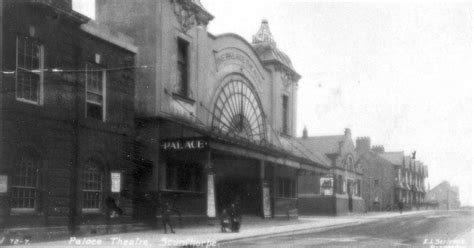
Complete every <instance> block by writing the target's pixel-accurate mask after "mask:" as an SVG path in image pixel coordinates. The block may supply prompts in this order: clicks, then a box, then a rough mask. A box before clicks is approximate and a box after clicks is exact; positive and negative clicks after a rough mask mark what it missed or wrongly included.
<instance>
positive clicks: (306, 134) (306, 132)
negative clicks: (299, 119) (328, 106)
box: [303, 126, 308, 139]
mask: <svg viewBox="0 0 474 248" xmlns="http://www.w3.org/2000/svg"><path fill="white" fill-rule="evenodd" d="M306 138H308V129H306V126H305V127H304V128H303V139H306Z"/></svg>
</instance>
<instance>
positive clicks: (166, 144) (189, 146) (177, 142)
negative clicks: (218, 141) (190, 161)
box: [160, 138, 209, 152]
mask: <svg viewBox="0 0 474 248" xmlns="http://www.w3.org/2000/svg"><path fill="white" fill-rule="evenodd" d="M208 147H209V142H208V141H207V140H205V139H204V138H188V139H174V140H163V141H162V142H161V144H160V148H161V150H162V151H165V152H173V151H196V150H203V149H206V148H208Z"/></svg>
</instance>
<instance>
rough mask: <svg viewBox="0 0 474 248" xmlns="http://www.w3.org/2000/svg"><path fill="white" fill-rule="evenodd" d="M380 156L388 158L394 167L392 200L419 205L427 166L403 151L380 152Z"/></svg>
mask: <svg viewBox="0 0 474 248" xmlns="http://www.w3.org/2000/svg"><path fill="white" fill-rule="evenodd" d="M380 156H381V157H382V158H384V159H386V160H388V161H389V162H390V163H391V164H392V166H393V168H394V176H395V183H394V189H393V190H394V194H393V202H394V203H395V204H397V203H398V202H400V201H401V202H403V203H404V204H405V207H406V208H408V209H411V208H412V207H419V206H420V205H421V204H423V202H424V199H425V194H426V190H425V179H426V177H428V167H427V166H425V165H423V164H422V163H421V162H420V161H418V160H415V159H414V158H413V157H412V156H405V155H404V152H402V151H400V152H382V153H380Z"/></svg>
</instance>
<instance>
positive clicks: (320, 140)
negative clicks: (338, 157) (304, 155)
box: [298, 135, 345, 155]
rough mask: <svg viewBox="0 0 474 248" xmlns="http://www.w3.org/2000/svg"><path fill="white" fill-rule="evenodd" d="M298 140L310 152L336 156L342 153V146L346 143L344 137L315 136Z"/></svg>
mask: <svg viewBox="0 0 474 248" xmlns="http://www.w3.org/2000/svg"><path fill="white" fill-rule="evenodd" d="M298 140H299V141H300V142H301V143H302V144H303V145H305V146H306V147H307V148H309V149H310V150H315V151H318V152H320V153H323V154H326V155H327V154H336V153H339V152H340V144H341V143H342V142H344V140H345V136H344V135H330V136H315V137H308V138H298Z"/></svg>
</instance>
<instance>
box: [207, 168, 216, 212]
mask: <svg viewBox="0 0 474 248" xmlns="http://www.w3.org/2000/svg"><path fill="white" fill-rule="evenodd" d="M207 217H210V218H214V217H216V200H215V194H214V175H207Z"/></svg>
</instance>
